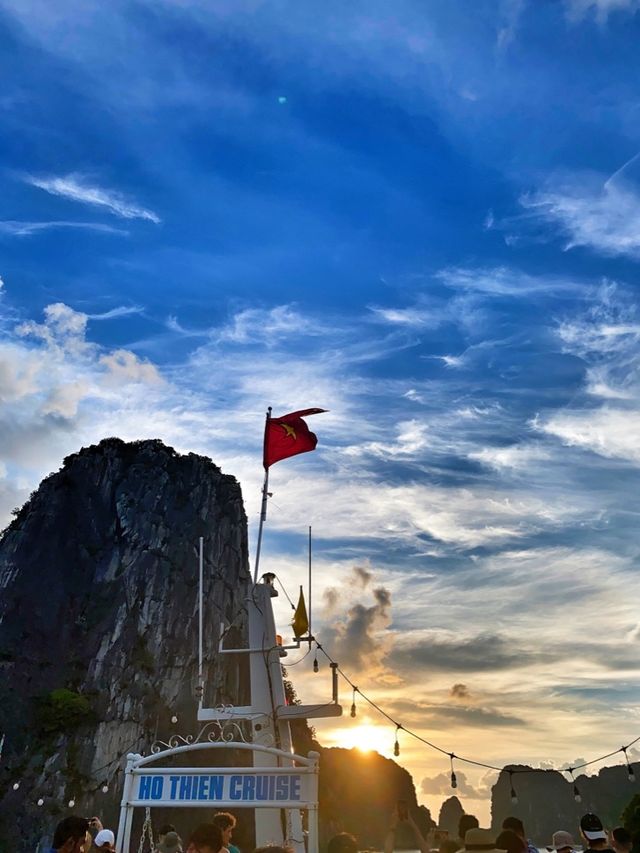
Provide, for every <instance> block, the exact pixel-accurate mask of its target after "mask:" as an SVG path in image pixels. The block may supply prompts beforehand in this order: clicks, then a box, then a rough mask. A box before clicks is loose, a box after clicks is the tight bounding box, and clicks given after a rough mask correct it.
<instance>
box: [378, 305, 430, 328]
mask: <svg viewBox="0 0 640 853" xmlns="http://www.w3.org/2000/svg"><path fill="white" fill-rule="evenodd" d="M369 311H371V313H372V314H373V316H374V318H375V319H377V320H380V321H382V322H384V323H389V324H391V325H393V326H406V327H407V328H410V329H435V328H436V327H437V326H439V325H440V324H441V323H442V320H443V316H442V312H438V311H435V310H428V309H424V308H377V307H375V306H372V307H370V308H369Z"/></svg>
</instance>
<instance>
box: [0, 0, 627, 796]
mask: <svg viewBox="0 0 640 853" xmlns="http://www.w3.org/2000/svg"><path fill="white" fill-rule="evenodd" d="M639 12H640V3H638V2H636V0H557V2H533V0H504V2H498V0H494V2H484V0H473V2H471V0H469V1H468V2H465V0H456V2H453V3H444V2H435V3H429V4H425V3H418V2H416V0H405V2H397V3H395V4H393V8H391V6H390V5H389V4H388V3H382V2H377V0H369V2H366V3H365V2H358V0H356V2H353V3H350V4H348V5H347V7H345V4H343V3H335V2H327V3H324V4H322V6H321V7H319V6H318V5H317V4H316V5H315V6H313V7H311V6H309V5H308V4H299V3H298V4H294V3H288V2H270V3H266V2H259V1H258V0H234V2H226V1H225V2H222V1H221V2H213V3H212V2H204V0H202V2H198V0H160V2H154V3H151V2H143V0H140V2H124V0H114V2H111V3H109V4H104V3H98V2H92V0H86V2H82V3H80V2H77V1H76V0H73V2H72V0H59V2H56V3H55V4H51V3H47V2H40V0H20V1H19V2H11V0H0V44H1V47H2V49H1V50H0V80H1V83H0V117H1V120H2V128H3V133H2V134H1V135H0V160H1V162H2V169H1V170H0V276H1V280H2V287H1V288H0V335H1V337H0V399H1V400H2V409H1V410H0V426H1V429H0V515H1V517H2V521H3V522H4V521H6V520H7V519H8V518H9V513H10V510H11V509H12V508H13V507H14V506H16V505H20V503H21V502H23V501H24V499H25V498H26V496H27V495H28V493H29V491H30V490H31V489H33V488H34V487H35V485H36V484H37V483H38V482H39V480H40V478H41V477H42V476H43V475H44V474H46V473H48V472H49V471H51V470H54V469H56V468H57V467H58V466H59V464H60V463H61V461H62V458H63V457H64V456H65V455H66V454H68V453H70V452H73V451H74V450H76V449H78V448H79V447H80V446H82V445H83V444H88V443H91V442H94V441H96V440H99V439H100V438H102V437H104V436H107V435H114V434H117V435H120V436H121V437H123V438H125V439H134V438H141V437H148V436H149V437H156V436H158V437H161V438H163V439H164V440H166V441H167V442H169V443H171V444H173V445H174V446H175V447H177V448H178V449H180V450H183V451H189V450H194V451H196V452H201V453H206V454H207V455H209V456H211V457H212V458H213V459H214V460H215V461H216V462H217V463H218V464H220V465H221V466H222V468H223V469H224V470H225V471H226V472H229V473H232V474H235V475H236V476H237V477H238V478H239V479H240V481H241V483H242V486H243V490H244V495H245V501H246V505H247V511H248V514H249V518H250V527H251V533H252V535H254V534H255V527H256V518H257V516H256V513H257V508H258V492H259V486H260V476H261V472H260V443H261V433H262V423H263V416H264V411H265V409H266V407H267V406H268V405H272V406H273V407H274V411H275V412H276V413H277V414H283V413H285V412H287V411H291V410H294V409H298V408H304V407H307V406H321V407H325V408H327V409H330V413H329V414H326V415H322V416H318V417H314V418H313V428H314V429H315V430H316V432H317V433H318V435H319V437H320V445H319V448H318V451H317V452H316V453H314V454H309V455H307V456H306V457H299V458H297V459H295V460H290V461H288V462H284V463H281V464H279V465H278V466H277V467H276V468H274V471H273V478H272V484H273V490H274V498H273V501H272V505H271V508H270V521H269V530H268V534H267V535H268V538H267V542H266V549H267V550H266V555H265V556H266V559H267V560H269V561H270V563H271V566H272V567H273V566H275V565H277V566H278V567H281V568H279V573H281V574H282V577H283V579H284V580H285V582H286V583H287V584H288V585H289V586H291V588H293V589H295V585H296V584H297V583H298V576H299V574H300V570H301V567H302V566H304V564H305V555H304V542H305V536H306V528H307V525H308V524H312V525H313V527H314V531H315V534H314V535H315V537H316V550H317V557H316V560H317V566H318V590H317V597H316V600H317V601H318V602H321V606H320V604H319V606H318V623H317V624H318V625H319V626H320V627H324V628H325V630H326V631H327V633H328V634H329V635H330V637H332V640H329V641H327V640H324V641H325V644H326V646H327V648H331V647H332V644H333V648H334V651H335V654H336V656H339V657H340V659H341V661H344V664H345V669H347V670H349V667H350V668H351V671H352V672H353V674H354V677H355V678H357V679H358V680H359V681H360V682H361V684H362V685H363V689H365V686H366V685H368V686H369V689H370V692H371V694H372V695H373V696H375V697H376V699H377V700H378V701H380V703H381V704H383V705H384V706H385V707H387V708H388V709H389V710H390V712H391V713H392V714H397V715H398V716H399V717H400V719H403V720H405V721H406V722H407V725H409V724H411V725H413V726H414V727H415V728H417V729H418V730H420V731H421V732H422V733H423V734H424V735H425V736H428V737H429V738H431V739H433V740H435V741H436V742H438V743H441V744H443V745H444V746H445V747H446V748H451V749H454V750H455V751H456V752H458V753H462V754H467V755H471V756H472V757H476V758H477V757H479V758H481V759H486V760H488V761H490V762H492V763H493V762H498V763H501V762H508V761H531V762H538V763H540V762H543V761H551V762H555V764H556V766H560V765H562V763H563V762H567V761H573V760H574V759H575V758H576V757H585V755H586V753H588V755H586V757H591V756H592V754H593V753H594V752H595V754H597V753H598V752H603V753H604V752H607V751H609V750H610V749H611V748H613V746H617V745H618V744H619V743H620V742H622V741H625V740H631V738H632V737H635V736H636V735H637V734H638V733H639V731H640V728H639V727H640V720H639V719H638V713H637V710H636V708H635V705H637V700H638V694H639V691H638V675H639V672H638V669H639V668H638V664H637V658H638V642H639V639H640V622H638V616H637V612H636V609H635V606H634V601H635V600H636V598H637V593H638V592H639V591H640V589H639V586H638V580H637V576H636V574H637V573H636V572H635V569H636V565H637V560H638V543H637V534H636V531H637V526H638V525H637V522H638V511H637V508H636V495H637V485H636V483H637V475H638V466H639V465H640V439H638V435H639V434H640V431H639V429H638V427H639V426H640V376H639V374H638V363H639V362H638V354H639V349H640V319H639V308H638V296H637V283H636V282H637V275H638V261H639V260H640V158H639V159H638V160H636V159H635V158H636V157H637V155H638V153H639V152H640V100H639V99H638V95H637V91H636V89H637V87H636V86H635V85H634V84H635V77H636V75H637V72H638V69H639V64H638V57H637V41H638V36H639V30H640V14H639ZM375 590H378V592H377V593H376V592H375ZM380 590H384V591H385V592H384V593H382V592H380ZM280 615H281V618H282V619H287V618H288V612H287V610H286V607H284V608H283V609H282V611H281V614H280ZM318 633H319V635H320V631H318ZM365 648H366V649H368V653H367V654H366V655H365V654H364V653H363V650H364V649H365ZM307 663H308V661H307ZM347 664H348V665H349V666H347ZM305 665H306V664H302V665H301V666H300V668H299V670H302V672H300V674H299V676H298V675H297V676H296V678H297V679H298V680H299V685H300V687H299V690H300V692H302V693H304V691H305V690H308V691H309V692H310V693H312V694H313V693H316V692H319V691H320V688H319V687H318V680H317V679H316V680H314V681H312V680H310V679H309V677H308V673H307V672H306V671H305V670H304V667H305ZM299 670H296V673H298V672H299ZM297 683H298V682H297ZM408 690H409V693H408ZM411 691H414V692H413V693H411ZM378 722H379V721H378V719H377V718H376V716H375V714H372V715H371V716H370V717H368V716H367V715H366V714H365V712H364V709H363V711H362V713H361V715H360V716H359V717H358V718H357V720H356V721H355V722H352V721H345V723H343V724H341V727H340V728H331V727H326V728H325V730H324V734H325V738H326V739H327V742H334V743H341V744H350V743H358V742H362V740H363V738H364V737H365V735H368V734H370V732H369V733H368V732H367V731H365V730H364V729H363V728H360V729H359V728H358V727H363V726H366V725H376V724H377V723H378ZM358 732H360V734H358ZM385 733H386V734H385ZM392 735H393V732H391V733H389V731H388V726H387V727H386V728H384V729H383V733H382V734H380V739H381V740H380V742H381V743H385V742H386V741H385V738H386V739H387V740H388V746H389V748H388V749H387V750H386V751H387V753H389V752H390V751H391V748H392V746H393V736H392ZM380 748H381V749H383V751H384V749H385V747H382V746H381V747H380ZM403 757H404V758H405V759H406V763H407V766H408V767H409V769H410V770H412V772H413V773H414V776H415V779H416V783H417V786H418V787H419V788H420V789H421V791H422V793H423V795H424V798H425V801H426V802H427V803H429V804H430V805H432V806H433V805H435V804H437V802H438V799H439V798H440V797H441V796H444V795H445V794H447V793H448V789H447V785H446V784H445V783H446V781H447V779H446V771H447V768H446V767H444V768H443V767H442V766H441V765H442V761H441V759H440V758H439V757H438V756H437V755H435V754H433V753H429V752H428V751H426V750H425V749H424V748H423V747H418V746H417V745H411V744H407V745H406V747H405V748H404V749H403ZM443 772H445V777H443V776H442V773H443ZM463 772H466V774H467V776H466V782H465V785H466V786H467V787H466V788H465V791H466V795H465V796H467V797H468V798H469V800H470V803H469V807H470V808H475V809H477V810H480V811H482V809H483V808H484V806H483V804H482V803H483V797H485V796H486V785H487V781H488V780H487V779H485V778H482V777H481V776H480V775H479V774H477V773H474V771H473V770H467V771H463ZM489 781H490V780H489ZM463 793H464V792H463Z"/></svg>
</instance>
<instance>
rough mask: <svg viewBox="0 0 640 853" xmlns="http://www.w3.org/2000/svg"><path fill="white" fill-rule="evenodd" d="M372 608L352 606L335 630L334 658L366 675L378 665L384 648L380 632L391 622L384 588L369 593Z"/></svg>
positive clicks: (389, 604)
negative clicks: (366, 672)
mask: <svg viewBox="0 0 640 853" xmlns="http://www.w3.org/2000/svg"><path fill="white" fill-rule="evenodd" d="M372 596H373V599H374V601H373V604H371V605H369V606H367V605H366V604H363V603H361V602H359V603H357V604H354V605H352V606H351V607H350V608H349V610H348V611H347V614H346V618H345V619H344V620H343V621H341V622H339V623H338V624H337V625H335V626H334V631H335V634H334V641H333V650H334V657H336V658H337V660H339V661H340V663H341V664H344V665H345V666H351V667H354V668H356V669H360V668H363V667H366V668H367V669H368V670H369V671H371V669H372V668H373V669H375V667H376V665H380V664H381V661H382V658H383V657H384V655H385V653H386V650H387V645H386V643H385V641H384V639H381V638H380V636H379V632H380V631H381V630H382V629H384V628H386V627H388V625H389V622H390V619H391V617H390V608H391V594H390V592H389V590H387V589H385V588H384V587H376V588H375V589H374V590H372Z"/></svg>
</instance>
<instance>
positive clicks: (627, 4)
mask: <svg viewBox="0 0 640 853" xmlns="http://www.w3.org/2000/svg"><path fill="white" fill-rule="evenodd" d="M565 2H566V3H567V13H568V15H569V17H570V19H572V20H580V19H582V18H585V17H586V16H587V15H589V14H593V15H594V16H595V17H596V19H597V20H598V21H599V22H600V23H604V22H605V21H606V20H607V18H608V17H609V15H610V14H611V13H612V12H621V11H625V12H634V11H637V10H638V9H640V0H565Z"/></svg>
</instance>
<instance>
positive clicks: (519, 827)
mask: <svg viewBox="0 0 640 853" xmlns="http://www.w3.org/2000/svg"><path fill="white" fill-rule="evenodd" d="M502 828H503V829H511V830H513V832H515V834H516V835H519V836H520V838H521V839H522V840H523V841H524V843H525V844H526V845H527V850H528V851H529V853H538V848H537V847H536V845H535V844H534V843H533V841H531V840H530V839H528V838H527V834H526V832H525V831H524V824H523V822H522V821H521V820H520V818H519V817H505V819H504V820H503V821H502Z"/></svg>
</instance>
